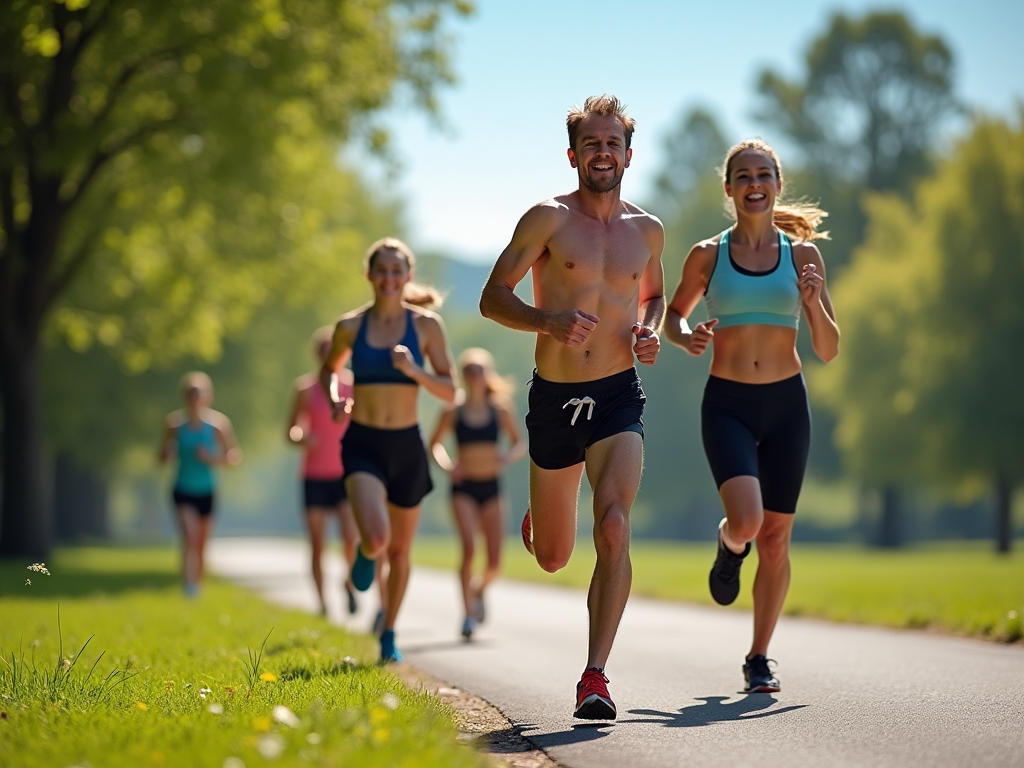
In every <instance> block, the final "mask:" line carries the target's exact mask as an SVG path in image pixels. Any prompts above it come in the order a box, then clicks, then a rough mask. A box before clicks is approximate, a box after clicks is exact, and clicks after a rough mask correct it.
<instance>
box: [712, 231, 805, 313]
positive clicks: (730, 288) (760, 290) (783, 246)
mask: <svg viewBox="0 0 1024 768" xmlns="http://www.w3.org/2000/svg"><path fill="white" fill-rule="evenodd" d="M730 235H731V230H729V229H727V230H725V232H723V233H722V236H721V239H720V240H719V241H718V257H717V258H716V260H715V267H714V269H713V270H712V272H711V278H710V279H709V280H708V287H707V290H705V291H704V303H705V306H706V307H707V310H708V317H717V318H718V327H719V328H729V327H730V326H734V325H781V326H785V327H786V328H796V327H797V325H798V324H799V322H800V306H801V301H800V289H799V288H798V287H797V280H798V279H799V276H798V274H797V269H796V263H795V262H794V261H793V246H792V245H791V244H790V242H789V238H788V237H786V235H785V234H784V233H783V232H779V260H778V262H776V264H775V266H774V267H772V268H771V269H769V270H767V271H766V272H752V271H751V270H749V269H744V268H743V267H741V266H740V265H739V264H737V263H736V262H735V261H733V260H732V253H731V252H730V250H729V237H730Z"/></svg>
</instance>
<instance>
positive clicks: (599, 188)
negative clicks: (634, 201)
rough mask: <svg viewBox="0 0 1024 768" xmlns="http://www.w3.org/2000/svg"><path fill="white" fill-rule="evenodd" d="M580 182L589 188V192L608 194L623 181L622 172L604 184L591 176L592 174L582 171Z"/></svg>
mask: <svg viewBox="0 0 1024 768" xmlns="http://www.w3.org/2000/svg"><path fill="white" fill-rule="evenodd" d="M580 182H581V183H582V184H583V186H584V187H586V188H587V191H588V192H593V193H595V194H598V195H603V194H607V193H608V192H611V191H612V190H613V189H615V188H616V187H617V186H619V185H620V184H621V183H622V173H621V172H619V173H618V174H616V175H615V176H613V177H612V178H611V179H610V180H609V181H608V182H607V183H604V184H602V183H599V182H596V181H594V180H593V179H592V178H591V177H590V174H585V173H581V174H580Z"/></svg>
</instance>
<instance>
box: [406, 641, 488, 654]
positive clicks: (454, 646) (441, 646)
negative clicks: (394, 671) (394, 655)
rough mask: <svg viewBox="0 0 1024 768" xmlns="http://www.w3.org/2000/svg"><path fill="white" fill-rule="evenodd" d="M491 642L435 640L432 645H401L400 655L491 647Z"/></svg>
mask: <svg viewBox="0 0 1024 768" xmlns="http://www.w3.org/2000/svg"><path fill="white" fill-rule="evenodd" d="M493 644H494V642H493V641H492V640H471V641H466V640H463V639H461V638H456V639H454V640H437V641H435V642H432V643H402V644H401V645H402V653H426V652H428V651H455V650H465V649H467V648H474V647H475V648H485V647H487V646H489V645H493Z"/></svg>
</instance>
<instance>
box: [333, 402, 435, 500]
mask: <svg viewBox="0 0 1024 768" xmlns="http://www.w3.org/2000/svg"><path fill="white" fill-rule="evenodd" d="M341 463H342V465H343V466H344V467H345V479H346V480H348V478H349V477H351V476H352V475H354V474H356V473H357V472H366V473H368V474H371V475H373V476H374V477H376V478H377V479H378V480H380V481H381V482H382V483H383V484H384V488H385V489H386V490H387V494H388V501H389V502H391V503H392V504H394V505H395V506H396V507H415V506H417V505H418V504H419V503H420V502H421V501H423V497H424V496H426V495H427V494H428V493H430V491H431V490H433V488H434V484H433V483H432V482H431V480H430V467H429V465H428V464H427V451H426V448H424V446H423V436H422V435H421V434H420V428H419V425H416V426H412V427H406V428H404V429H377V428H376V427H367V426H365V425H363V424H357V423H356V422H354V421H353V422H351V423H350V424H349V426H348V431H347V432H346V433H345V439H344V440H342V441H341Z"/></svg>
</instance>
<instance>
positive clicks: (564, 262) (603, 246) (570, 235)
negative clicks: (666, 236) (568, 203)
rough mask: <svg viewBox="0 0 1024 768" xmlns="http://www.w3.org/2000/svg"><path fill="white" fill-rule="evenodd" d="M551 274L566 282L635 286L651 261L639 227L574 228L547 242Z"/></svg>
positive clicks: (617, 286)
mask: <svg viewBox="0 0 1024 768" xmlns="http://www.w3.org/2000/svg"><path fill="white" fill-rule="evenodd" d="M548 256H549V259H548V265H547V266H548V271H550V272H553V273H555V274H557V275H558V276H559V277H560V278H561V279H562V280H563V281H565V282H567V283H580V284H587V283H595V282H602V283H606V284H608V285H609V286H612V287H615V288H627V287H628V286H630V285H636V284H637V282H638V281H639V280H640V276H641V275H642V274H643V272H644V270H645V269H646V268H647V264H648V262H649V261H650V258H651V252H650V247H649V246H648V244H647V243H646V241H645V240H644V238H643V235H642V233H641V232H640V231H639V230H638V229H637V228H636V227H630V226H620V227H615V228H608V227H596V226H595V227H586V226H582V227H574V228H571V229H567V231H563V232H559V233H558V235H557V236H556V237H554V238H552V240H551V242H549V243H548Z"/></svg>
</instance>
